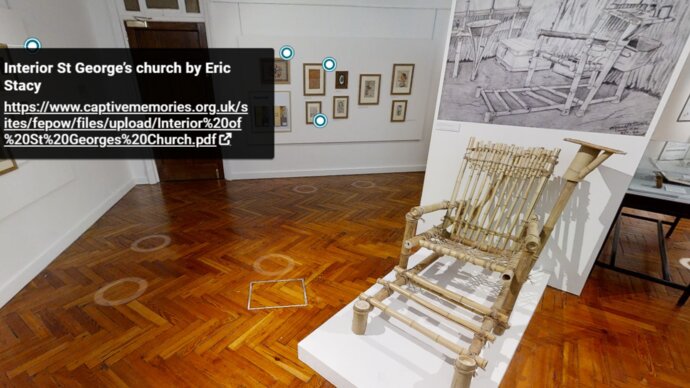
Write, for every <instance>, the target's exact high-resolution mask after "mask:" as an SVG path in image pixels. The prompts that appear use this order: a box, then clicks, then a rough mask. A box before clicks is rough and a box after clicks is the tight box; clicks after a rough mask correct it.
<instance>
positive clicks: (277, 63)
mask: <svg viewBox="0 0 690 388" xmlns="http://www.w3.org/2000/svg"><path fill="white" fill-rule="evenodd" d="M273 82H274V83H276V84H289V83H290V61H286V60H284V59H282V58H276V59H274V60H273Z"/></svg>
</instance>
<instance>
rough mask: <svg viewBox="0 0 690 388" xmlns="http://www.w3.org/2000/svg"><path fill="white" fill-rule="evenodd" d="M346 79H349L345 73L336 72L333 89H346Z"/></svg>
mask: <svg viewBox="0 0 690 388" xmlns="http://www.w3.org/2000/svg"><path fill="white" fill-rule="evenodd" d="M348 79H349V74H348V72H347V71H336V72H335V88H336V89H347V83H348Z"/></svg>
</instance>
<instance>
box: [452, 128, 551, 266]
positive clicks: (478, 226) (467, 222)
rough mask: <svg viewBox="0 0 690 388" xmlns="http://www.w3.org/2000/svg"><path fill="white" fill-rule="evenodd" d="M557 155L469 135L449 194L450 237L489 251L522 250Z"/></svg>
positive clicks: (542, 149) (539, 148) (546, 150)
mask: <svg viewBox="0 0 690 388" xmlns="http://www.w3.org/2000/svg"><path fill="white" fill-rule="evenodd" d="M559 153H560V149H544V148H541V147H538V148H537V147H528V148H525V147H518V146H515V145H507V144H498V143H490V142H481V141H476V140H475V139H474V138H471V139H470V143H469V145H468V147H467V151H466V153H465V156H464V158H463V161H462V165H461V167H460V172H459V174H458V177H457V181H456V183H455V188H454V189H453V194H452V197H451V201H454V202H455V203H456V204H457V209H456V210H455V213H454V214H453V215H452V216H451V217H452V219H453V224H452V229H451V231H450V232H451V238H453V239H455V240H459V241H461V242H462V243H463V244H464V245H469V246H472V247H475V248H478V249H481V250H484V251H487V252H496V253H500V252H505V251H515V250H518V249H520V246H521V243H520V242H521V241H522V239H521V237H522V235H523V232H524V229H525V227H526V223H527V221H529V220H530V219H531V217H532V215H533V214H534V208H535V206H536V205H537V201H538V200H539V198H540V197H541V194H542V191H543V190H544V187H545V185H546V182H547V181H548V179H549V177H550V176H551V174H552V173H553V169H554V167H555V165H556V163H558V154H559Z"/></svg>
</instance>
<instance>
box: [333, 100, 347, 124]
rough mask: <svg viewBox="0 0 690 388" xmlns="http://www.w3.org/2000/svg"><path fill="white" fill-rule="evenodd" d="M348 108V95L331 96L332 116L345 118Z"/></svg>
mask: <svg viewBox="0 0 690 388" xmlns="http://www.w3.org/2000/svg"><path fill="white" fill-rule="evenodd" d="M349 110H350V97H348V96H333V118H334V119H346V118H347V115H348V111H349Z"/></svg>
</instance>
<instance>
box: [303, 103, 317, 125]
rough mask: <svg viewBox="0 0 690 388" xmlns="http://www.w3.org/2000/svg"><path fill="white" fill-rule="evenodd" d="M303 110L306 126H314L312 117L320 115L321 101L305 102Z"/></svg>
mask: <svg viewBox="0 0 690 388" xmlns="http://www.w3.org/2000/svg"><path fill="white" fill-rule="evenodd" d="M304 108H305V109H304V113H305V118H306V122H307V124H314V116H316V115H317V114H319V113H321V101H307V102H306V103H305V104H304ZM310 108H313V109H315V110H312V109H310ZM312 113H313V114H312Z"/></svg>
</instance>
